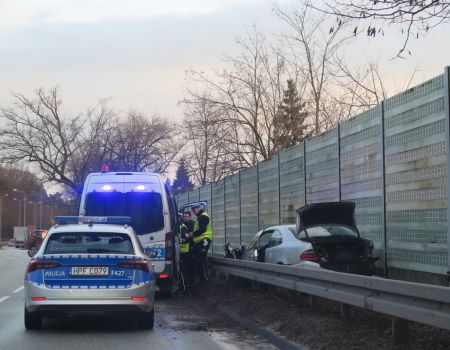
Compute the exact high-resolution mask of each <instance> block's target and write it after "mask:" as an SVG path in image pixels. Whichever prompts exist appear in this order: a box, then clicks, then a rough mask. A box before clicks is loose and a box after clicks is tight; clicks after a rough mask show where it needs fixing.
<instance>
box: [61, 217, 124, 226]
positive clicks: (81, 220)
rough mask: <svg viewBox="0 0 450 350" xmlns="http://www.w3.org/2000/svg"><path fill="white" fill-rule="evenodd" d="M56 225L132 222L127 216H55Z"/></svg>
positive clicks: (121, 223) (120, 223) (122, 223)
mask: <svg viewBox="0 0 450 350" xmlns="http://www.w3.org/2000/svg"><path fill="white" fill-rule="evenodd" d="M55 221H56V223H57V224H58V225H67V224H112V225H129V224H131V222H132V219H131V217H129V216H55Z"/></svg>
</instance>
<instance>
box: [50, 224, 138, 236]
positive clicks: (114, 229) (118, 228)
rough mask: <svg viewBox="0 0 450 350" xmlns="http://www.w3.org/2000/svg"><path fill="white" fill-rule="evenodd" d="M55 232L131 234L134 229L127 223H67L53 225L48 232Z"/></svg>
mask: <svg viewBox="0 0 450 350" xmlns="http://www.w3.org/2000/svg"><path fill="white" fill-rule="evenodd" d="M57 232H84V233H96V232H111V233H125V234H129V235H132V234H133V233H134V230H133V228H132V227H131V226H128V225H113V224H68V225H55V226H53V227H52V228H51V229H50V230H49V234H53V233H57Z"/></svg>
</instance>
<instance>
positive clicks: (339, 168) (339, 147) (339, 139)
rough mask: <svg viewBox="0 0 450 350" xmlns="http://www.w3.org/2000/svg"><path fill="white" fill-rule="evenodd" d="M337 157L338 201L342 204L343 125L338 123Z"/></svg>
mask: <svg viewBox="0 0 450 350" xmlns="http://www.w3.org/2000/svg"><path fill="white" fill-rule="evenodd" d="M336 129H337V155H336V162H337V184H338V193H337V197H338V201H339V202H340V201H341V200H342V196H341V124H339V123H338V125H337V127H336Z"/></svg>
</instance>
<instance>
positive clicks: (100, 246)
mask: <svg viewBox="0 0 450 350" xmlns="http://www.w3.org/2000/svg"><path fill="white" fill-rule="evenodd" d="M110 253H111V254H113V253H114V254H134V250H133V244H132V242H131V239H130V237H129V236H128V235H126V234H123V233H109V232H95V233H94V232H89V233H85V232H58V233H54V234H53V235H51V237H50V238H49V240H48V242H47V246H46V247H45V254H110Z"/></svg>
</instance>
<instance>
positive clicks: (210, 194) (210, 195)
mask: <svg viewBox="0 0 450 350" xmlns="http://www.w3.org/2000/svg"><path fill="white" fill-rule="evenodd" d="M212 188H213V185H212V184H210V185H209V198H210V199H211V201H210V203H211V204H210V208H211V209H210V211H209V213H210V214H211V218H212V214H213V212H212V211H213V210H212V209H213V195H212ZM212 224H213V232H214V220H213V219H212ZM210 248H211V255H212V256H214V235H213V240H212V242H211V247H210Z"/></svg>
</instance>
